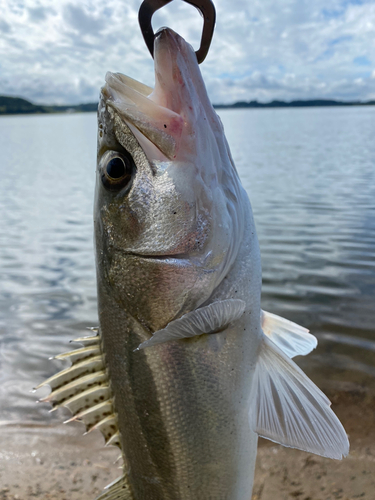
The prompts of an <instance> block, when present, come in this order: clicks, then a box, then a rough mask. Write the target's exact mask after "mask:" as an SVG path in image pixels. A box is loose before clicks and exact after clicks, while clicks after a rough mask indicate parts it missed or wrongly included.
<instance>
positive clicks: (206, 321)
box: [137, 299, 246, 350]
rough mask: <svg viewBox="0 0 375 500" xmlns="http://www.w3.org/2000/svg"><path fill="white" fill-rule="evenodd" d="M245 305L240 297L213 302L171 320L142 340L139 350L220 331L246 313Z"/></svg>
mask: <svg viewBox="0 0 375 500" xmlns="http://www.w3.org/2000/svg"><path fill="white" fill-rule="evenodd" d="M245 307H246V304H245V302H244V301H243V300H239V299H228V300H221V301H219V302H213V303H212V304H209V305H208V306H205V307H201V308H200V309H196V310H195V311H191V312H189V313H187V314H184V315H183V316H181V318H179V319H176V320H174V321H171V322H170V323H168V325H167V326H166V327H165V328H163V329H162V330H158V331H157V332H155V333H154V334H153V336H152V337H151V338H150V339H149V340H146V341H145V342H142V344H140V345H139V346H138V349H137V350H139V349H144V348H145V347H151V346H153V345H157V344H162V343H164V342H169V341H171V340H178V339H186V338H190V337H195V336H196V335H202V334H203V333H216V332H219V331H221V330H223V329H224V328H226V327H227V326H228V325H229V323H231V322H232V321H236V320H237V319H239V318H240V317H241V316H242V314H243V313H244V311H245Z"/></svg>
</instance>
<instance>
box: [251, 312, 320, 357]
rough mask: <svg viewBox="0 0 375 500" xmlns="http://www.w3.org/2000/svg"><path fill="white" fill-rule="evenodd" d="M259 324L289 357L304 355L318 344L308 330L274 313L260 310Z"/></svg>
mask: <svg viewBox="0 0 375 500" xmlns="http://www.w3.org/2000/svg"><path fill="white" fill-rule="evenodd" d="M260 324H261V325H262V330H263V332H264V333H265V334H266V335H267V337H268V338H269V339H270V340H272V342H273V343H274V344H276V345H277V347H279V348H280V349H281V350H282V351H283V352H284V353H285V354H286V355H287V356H289V357H290V358H294V356H299V355H300V356H305V355H306V354H309V352H311V351H312V350H313V349H315V347H316V346H317V345H318V341H317V340H316V337H314V335H311V333H309V330H307V329H306V328H304V327H303V326H300V325H297V323H293V322H292V321H288V320H287V319H284V318H281V317H280V316H276V314H271V313H269V312H266V311H261V312H260Z"/></svg>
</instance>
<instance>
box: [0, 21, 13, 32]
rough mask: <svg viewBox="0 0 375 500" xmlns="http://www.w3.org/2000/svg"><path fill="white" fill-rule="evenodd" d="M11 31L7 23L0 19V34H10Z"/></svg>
mask: <svg viewBox="0 0 375 500" xmlns="http://www.w3.org/2000/svg"><path fill="white" fill-rule="evenodd" d="M11 30H12V28H11V26H10V24H9V23H7V22H6V21H4V19H0V32H1V33H10V32H11Z"/></svg>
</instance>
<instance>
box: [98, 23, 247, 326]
mask: <svg viewBox="0 0 375 500" xmlns="http://www.w3.org/2000/svg"><path fill="white" fill-rule="evenodd" d="M154 58H155V88H154V89H151V88H149V87H147V86H145V85H143V84H141V83H139V82H137V81H135V80H133V79H131V78H129V77H126V76H124V75H121V74H118V73H116V74H113V73H108V74H107V75H106V85H105V86H104V87H103V89H102V93H101V97H100V103H99V111H98V117H99V118H98V120H99V131H98V168H97V185H96V201H95V217H94V220H95V232H96V249H97V269H98V282H100V286H106V287H107V288H108V289H110V290H111V293H112V294H113V295H114V297H115V299H116V300H117V301H119V302H120V303H121V304H122V305H123V306H124V307H125V308H126V310H127V311H129V313H130V314H132V315H134V316H135V317H136V318H137V319H138V320H139V321H141V322H142V323H143V324H144V325H145V326H147V327H148V328H150V329H151V330H155V329H159V328H162V327H163V326H165V325H166V324H167V323H168V322H169V321H171V320H172V319H174V318H176V317H177V316H179V315H181V314H183V313H185V312H188V311H189V310H192V309H194V308H196V307H198V306H199V305H201V304H202V303H204V302H205V301H206V300H207V299H208V298H209V297H210V295H211V294H212V292H213V290H214V289H215V288H216V287H217V286H218V284H219V283H220V282H221V281H222V280H223V279H224V277H225V275H226V273H227V272H228V270H229V269H230V267H231V265H232V264H233V262H234V260H235V258H236V255H237V253H238V249H239V246H240V245H241V240H242V233H243V227H244V218H245V211H244V209H243V204H244V198H246V199H247V197H246V195H244V191H243V188H242V187H241V184H240V182H239V179H238V175H237V172H236V169H235V167H234V164H233V161H232V158H231V155H230V151H229V147H228V144H227V141H226V139H225V135H224V131H223V126H222V124H221V121H220V118H219V117H218V116H217V114H216V113H215V111H214V109H213V107H212V105H211V103H210V101H209V98H208V95H207V92H206V88H205V85H204V83H203V79H202V76H201V73H200V70H199V67H198V63H197V59H196V56H195V53H194V51H193V49H192V47H191V46H190V45H189V44H187V43H186V42H185V40H184V39H183V38H182V37H180V36H179V35H178V34H176V33H175V32H173V31H172V30H170V29H167V28H165V29H163V30H161V31H160V32H159V33H158V34H157V36H156V38H155V48H154Z"/></svg>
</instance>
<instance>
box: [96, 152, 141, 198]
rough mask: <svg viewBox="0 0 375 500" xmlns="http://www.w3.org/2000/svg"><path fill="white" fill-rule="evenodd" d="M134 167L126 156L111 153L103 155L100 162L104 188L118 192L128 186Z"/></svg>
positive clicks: (130, 159) (131, 160)
mask: <svg viewBox="0 0 375 500" xmlns="http://www.w3.org/2000/svg"><path fill="white" fill-rule="evenodd" d="M134 169H135V166H134V162H133V159H132V158H131V157H130V155H129V156H127V155H124V154H121V153H118V152H117V151H116V152H115V151H112V152H109V153H107V154H105V155H104V157H103V158H102V161H101V178H102V183H103V185H104V187H105V188H107V189H109V190H111V191H119V190H120V189H122V188H124V187H125V186H126V185H128V184H130V181H131V179H132V175H133V172H134Z"/></svg>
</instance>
